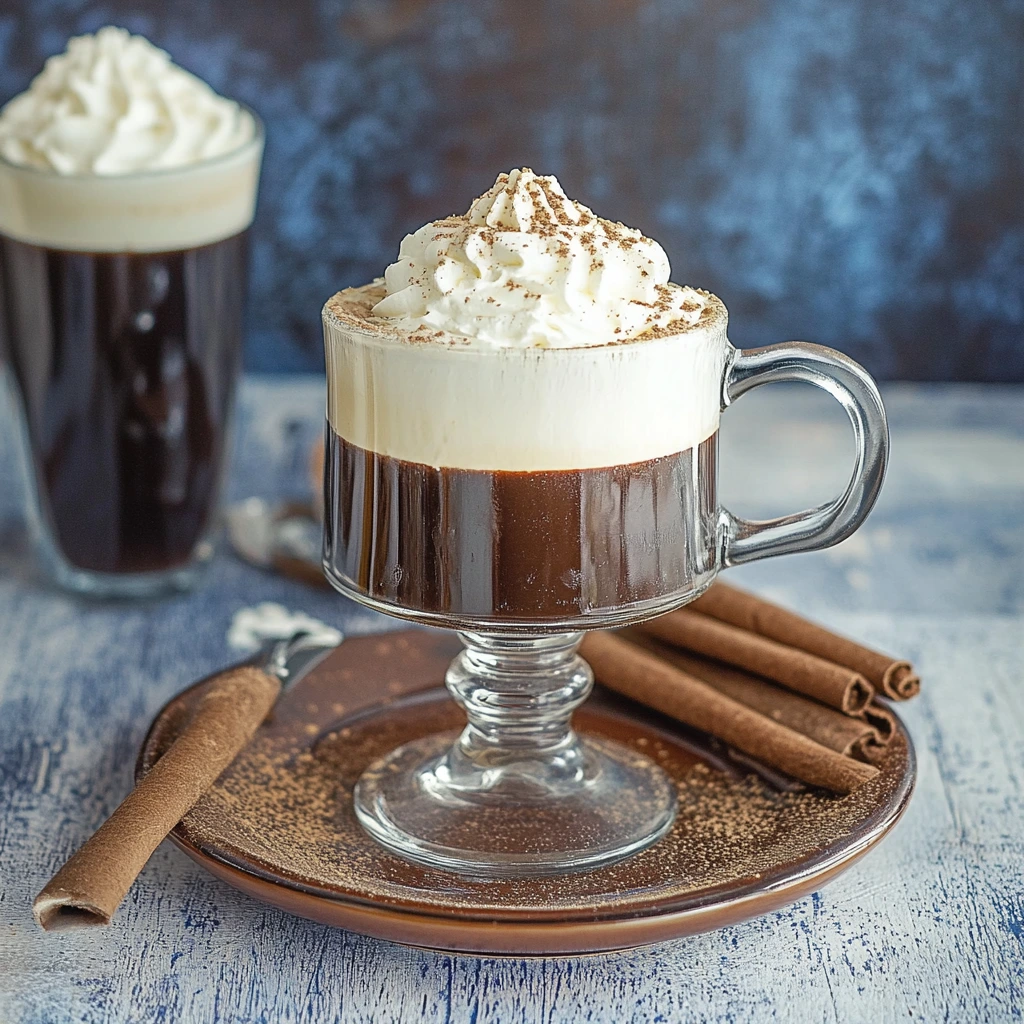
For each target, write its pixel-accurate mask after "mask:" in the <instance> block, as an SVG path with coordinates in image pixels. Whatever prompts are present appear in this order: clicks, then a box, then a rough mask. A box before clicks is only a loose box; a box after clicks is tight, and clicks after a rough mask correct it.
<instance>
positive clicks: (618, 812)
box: [324, 303, 888, 877]
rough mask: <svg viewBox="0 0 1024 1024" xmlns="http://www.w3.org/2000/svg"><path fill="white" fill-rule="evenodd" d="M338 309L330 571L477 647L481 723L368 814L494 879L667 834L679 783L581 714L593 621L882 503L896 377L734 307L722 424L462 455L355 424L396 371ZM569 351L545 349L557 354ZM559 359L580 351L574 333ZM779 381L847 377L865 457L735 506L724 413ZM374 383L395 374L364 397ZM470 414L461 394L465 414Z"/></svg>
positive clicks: (676, 599)
mask: <svg viewBox="0 0 1024 1024" xmlns="http://www.w3.org/2000/svg"><path fill="white" fill-rule="evenodd" d="M324 322H325V338H326V343H327V353H328V360H327V363H328V385H329V398H328V407H329V415H328V423H327V443H326V451H327V458H326V466H325V529H324V570H325V572H326V574H327V578H328V579H329V580H330V582H331V583H332V584H333V585H334V587H336V588H337V589H338V590H339V591H340V592H341V593H342V594H344V595H346V596H348V597H351V598H353V599H354V600H356V601H358V602H360V603H361V604H363V605H366V606H368V607H370V608H373V609H375V610H377V611H381V612H384V613H386V614H389V615H393V616H396V617H398V618H401V619H406V620H411V621H414V622H418V623H423V624H426V625H432V626H441V627H445V628H451V629H455V630H458V632H459V636H460V638H461V639H462V642H463V644H464V645H465V650H464V651H463V652H462V653H461V654H460V655H459V656H458V657H457V658H456V659H455V661H454V662H453V663H452V665H451V667H450V668H449V670H448V673H447V678H446V683H447V686H448V689H449V691H450V692H451V695H452V696H453V697H454V699H455V700H456V701H457V702H458V703H459V704H460V705H461V706H462V708H464V709H465V712H466V718H467V724H466V727H465V729H464V730H463V731H462V733H461V734H460V735H458V736H453V735H451V734H440V735H433V736H428V737H426V738H424V739H420V740H416V741H413V742H410V743H407V744H406V745H404V746H402V747H400V748H399V749H397V750H395V751H393V752H392V753H391V754H389V755H387V756H385V757H383V758H382V759H380V760H378V761H376V762H375V763H373V764H371V765H370V766H369V767H368V768H367V770H366V772H365V774H364V775H363V777H362V778H361V779H360V781H359V783H358V784H357V786H356V789H355V796H354V801H355V812H356V815H357V816H358V819H359V821H360V822H361V823H362V825H363V827H364V828H365V829H366V830H367V831H368V832H369V833H370V834H371V835H372V836H373V837H374V838H375V839H376V840H377V841H378V842H380V843H381V844H382V845H383V846H385V847H386V848H387V849H389V850H390V851H392V852H393V853H395V854H397V855H399V856H401V857H404V858H406V859H409V860H412V861H415V862H418V863H421V864H424V865H428V866H430V867H434V868H441V869H447V870H450V871H455V872H459V873H461V874H464V875H467V876H475V877H509V876H523V875H531V874H554V873H560V872H566V871H574V870H584V869H588V868H595V867H598V866H601V865H606V864H610V863H612V862H614V861H617V860H620V859H621V858H623V857H626V856H629V855H630V854H633V853H635V852H637V851H639V850H642V849H644V848H646V847H648V846H650V845H651V844H652V843H654V842H656V841H657V840H658V839H659V838H660V837H661V836H662V835H664V834H665V832H666V831H667V830H668V829H669V828H670V827H671V825H672V822H673V820H674V818H675V814H676V805H677V794H676V792H675V790H674V788H673V787H672V785H671V784H670V783H669V781H668V779H667V777H666V776H665V775H664V774H663V773H662V771H661V769H660V768H658V767H657V765H655V764H654V763H653V761H651V760H650V759H649V758H648V757H646V756H645V755H644V754H642V753H640V752H638V751H637V750H633V749H630V748H627V747H625V746H622V745H619V744H617V743H613V742H610V741H607V740H605V739H602V738H596V737H589V736H580V735H578V734H577V733H576V731H575V730H574V729H573V726H572V714H573V711H574V710H575V709H576V708H577V707H579V705H580V704H581V703H582V702H583V701H584V700H585V699H586V697H587V695H588V694H589V692H590V690H591V687H592V685H593V675H592V673H591V671H590V668H589V667H588V665H587V664H586V662H585V661H584V660H583V659H582V658H581V657H580V656H579V654H578V653H577V647H578V645H579V643H580V640H581V639H582V637H583V631H585V630H589V629H603V628H609V627H617V626H623V625H628V624H630V623H636V622H639V621H642V620H644V619H647V618H650V617H652V616H655V615H658V614H661V613H663V612H666V611H669V610H671V609H673V608H676V607H679V606H680V605H683V604H686V603H687V602H688V601H691V600H693V599H694V598H696V597H697V596H699V595H700V594H701V593H702V592H703V591H704V590H705V589H706V588H707V587H708V586H710V584H711V583H712V582H713V580H714V578H715V576H716V574H717V573H718V571H719V570H720V569H722V568H724V567H727V566H730V565H736V564H739V563H742V562H748V561H752V560H754V559H757V558H764V557H768V556H771V555H779V554H789V553H793V552H798V551H809V550H812V549H815V548H823V547H827V546H829V545H831V544H835V543H837V542H839V541H841V540H842V539H844V538H845V537H847V536H848V535H849V534H850V533H852V532H853V531H854V530H855V529H856V528H857V527H858V525H859V524H860V523H861V521H862V520H863V519H864V517H865V516H866V515H867V513H868V511H869V510H870V509H871V507H872V505H873V504H874V501H875V499H876V496H877V494H878V491H879V488H880V486H881V482H882V477H883V474H884V471H885V465H886V459H887V451H888V430H887V426H886V419H885V412H884V409H883V407H882V402H881V399H880V396H879V394H878V390H877V388H876V386H875V384H874V382H873V381H872V380H871V378H870V377H869V376H868V375H867V373H866V372H865V371H864V370H863V369H862V368H861V367H860V366H858V365H857V364H856V363H854V362H853V361H852V360H850V359H848V358H847V357H845V356H843V355H842V354H840V353H838V352H835V351H833V350H831V349H825V348H822V347H820V346H816V345H809V344H805V343H800V342H793V343H787V344H782V345H774V346H770V347H767V348H762V349H752V350H749V351H739V350H736V349H734V348H733V347H732V346H731V345H729V343H728V341H727V340H725V335H724V324H723V327H722V331H721V346H722V347H721V353H720V356H721V358H720V359H719V360H718V362H717V364H716V369H715V376H714V379H713V381H708V382H707V383H706V384H699V385H693V386H699V387H708V388H711V389H713V394H711V395H710V396H709V395H704V396H703V398H704V399H707V400H711V401H713V405H714V414H715V415H714V429H712V430H711V431H710V433H709V434H708V435H707V436H705V437H704V438H703V439H702V440H701V441H700V443H699V444H694V445H693V446H692V447H691V448H689V449H686V450H682V451H679V452H676V453H673V454H672V455H671V456H666V457H665V458H664V459H662V458H659V459H654V460H649V461H647V462H642V463H636V464H630V465H622V466H609V467H604V468H599V469H593V470H582V471H578V472H576V471H574V472H547V471H538V472H515V473H499V472H487V471H464V470H455V469H451V470H449V469H445V468H444V464H443V461H442V464H441V467H440V468H438V467H437V466H432V465H428V464H427V463H425V462H424V463H420V462H416V461H412V460H405V459H402V458H396V457H394V456H393V455H388V454H382V453H380V452H377V451H374V450H373V446H372V445H364V444H360V443H359V440H361V439H362V438H359V439H356V438H353V437H352V436H351V434H352V433H353V432H354V430H353V429H351V428H350V426H349V425H346V424H349V423H350V421H344V416H345V415H347V413H345V412H344V411H342V412H337V411H336V410H338V409H339V408H341V409H342V410H345V409H350V408H351V407H353V402H355V404H356V405H359V403H362V404H361V406H360V407H361V408H365V409H373V410H375V413H374V415H375V416H376V417H377V419H375V421H374V422H375V424H376V425H379V422H380V411H381V410H382V409H385V408H389V407H391V406H393V405H394V403H395V401H396V396H395V395H394V394H391V393H390V392H389V391H388V389H389V388H390V387H393V386H394V380H395V378H396V375H395V373H391V374H381V373H374V372H368V371H367V367H368V366H371V365H372V364H373V361H374V360H375V359H376V358H377V357H379V356H380V354H381V353H380V352H379V351H375V348H376V347H378V346H381V345H386V344H388V343H387V342H383V341H381V340H380V339H379V338H375V337H373V336H372V335H371V334H370V333H369V332H366V331H360V330H358V329H355V328H353V327H352V326H351V325H347V324H345V323H344V322H341V321H340V320H339V319H338V318H337V317H334V316H332V315H331V313H330V303H329V304H328V308H327V309H325V313H324ZM391 345H392V347H391V350H390V352H391V354H392V355H393V354H394V351H395V349H394V344H393V343H391ZM407 347H408V348H409V349H414V348H415V346H407ZM550 351H552V350H540V351H538V352H534V353H531V354H530V355H529V356H528V358H530V359H534V360H537V361H538V362H539V361H542V360H544V359H546V358H550V356H548V355H546V354H545V353H547V352H550ZM390 357H391V356H389V358H390ZM409 358H425V357H424V356H423V354H422V351H420V352H417V353H413V354H412V355H411V356H410V357H409ZM442 358H448V359H451V358H453V356H451V355H446V356H443V357H442ZM496 358H497V357H496ZM558 358H561V359H571V358H573V356H572V355H571V354H570V355H567V354H566V353H565V351H564V350H562V353H561V355H560V356H559V357H558ZM719 370H720V371H721V372H720V373H719ZM426 376H427V378H429V374H427V375H426ZM353 381H357V382H358V385H353V383H352V382H353ZM774 381H804V382H808V383H811V384H815V385H817V386H819V387H822V388H824V389H825V390H826V391H828V392H829V393H830V394H832V395H833V396H834V397H835V398H836V399H837V400H838V401H839V402H840V403H841V404H842V405H843V406H844V408H845V409H846V411H847V413H848V414H849V418H850V421H851V423H852V425H853V428H854V434H855V438H856V446H857V454H856V460H855V464H854V467H853V472H852V474H851V477H850V481H849V483H848V485H847V487H846V489H845V491H844V492H843V493H842V494H841V495H839V496H838V497H836V498H835V499H834V500H832V501H830V502H828V503H827V504H824V505H822V506H820V507H818V508H815V509H810V510H808V511H805V512H801V513H798V514H795V515H790V516H786V517H784V518H781V519H775V520H770V521H766V522H749V521H745V520H742V519H740V518H738V517H736V516H734V515H733V514H732V513H731V512H729V511H728V510H726V509H724V508H721V506H720V505H719V503H718V496H717V418H718V413H719V411H720V410H724V409H725V408H726V407H727V406H728V405H729V404H730V403H731V402H732V401H733V400H734V399H736V398H737V397H739V396H740V395H742V394H744V393H745V392H746V391H749V390H750V389H752V388H754V387H757V386H759V385H761V384H766V383H770V382H774ZM353 386H358V387H360V388H363V389H370V390H371V391H372V392H373V393H372V394H366V393H365V391H363V392H360V395H361V397H360V398H359V399H358V401H356V400H355V399H353V397H352V394H351V393H350V390H351V388H352V387H353ZM679 387H680V391H681V392H685V391H686V389H687V388H689V387H691V384H688V383H687V382H679ZM626 398H627V401H628V396H626ZM685 398H686V395H682V398H681V401H682V400H683V399H685ZM433 400H434V401H438V399H437V397H436V396H435V397H434V399H433ZM565 400H566V401H571V400H572V396H571V395H567V396H565ZM405 401H406V402H408V401H409V398H408V396H406V398H405ZM461 411H462V407H461V406H457V407H455V408H449V405H447V404H446V405H445V407H444V414H445V415H446V416H449V417H454V418H455V420H456V428H455V429H458V419H459V417H460V414H461ZM618 414H619V415H621V416H643V415H644V414H645V410H644V408H643V407H642V406H641V405H639V404H638V406H637V407H636V408H620V409H619V410H618ZM439 415H440V411H439ZM342 421H344V422H342ZM469 426H470V425H469V424H468V423H467V424H466V427H467V429H468V428H469ZM339 427H340V429H339ZM346 435H348V436H346Z"/></svg>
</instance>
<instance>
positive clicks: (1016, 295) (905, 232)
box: [0, 0, 1024, 381]
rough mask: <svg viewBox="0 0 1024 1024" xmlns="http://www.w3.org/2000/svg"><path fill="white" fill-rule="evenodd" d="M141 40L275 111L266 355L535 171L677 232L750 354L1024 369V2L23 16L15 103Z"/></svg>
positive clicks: (356, 4)
mask: <svg viewBox="0 0 1024 1024" xmlns="http://www.w3.org/2000/svg"><path fill="white" fill-rule="evenodd" d="M109 23H113V24H118V25H122V26H124V27H126V28H129V29H131V30H132V31H135V32H141V33H143V34H145V35H146V36H148V37H149V38H150V39H152V40H153V41H154V42H155V43H157V44H158V45H160V46H162V47H164V48H165V49H167V50H169V51H170V53H171V55H172V56H173V57H174V59H175V60H176V61H177V62H178V63H180V64H182V65H183V66H185V67H187V68H188V69H189V70H191V71H193V72H195V73H196V74H198V75H200V76H201V77H203V78H205V79H206V80H207V81H209V82H210V83H211V84H212V85H213V86H214V87H215V88H217V89H218V90H219V91H221V92H223V93H226V94H227V95H229V96H233V97H235V98H237V99H240V100H243V101H244V102H246V103H248V104H250V105H251V106H252V107H254V108H255V109H256V110H257V111H259V113H260V114H262V116H263V117H264V119H265V120H266V123H267V130H268V145H267V152H266V159H265V163H264V178H263V190H262V196H261V201H260V209H259V214H258V218H257V222H256V227H255V249H254V254H253V255H254V263H253V281H252V289H251V297H250V311H249V312H250V316H249V333H248V340H247V353H246V363H247V366H248V368H249V369H251V370H259V371H293V370H294V371H297V370H317V369H319V368H320V367H321V366H322V352H321V337H320V326H319V312H320V307H321V305H322V304H323V302H324V300H325V299H326V298H327V297H328V296H329V295H330V294H332V293H333V292H334V291H336V290H337V289H338V288H341V287H344V286H346V285H351V284H359V283H362V282H364V281H366V280H368V279H369V278H371V277H373V276H376V275H377V274H379V273H381V272H382V270H383V268H384V266H385V265H386V264H387V263H389V262H390V261H391V260H392V259H393V258H394V255H395V253H396V252H397V248H398V244H399V242H400V240H401V238H402V236H403V235H404V234H405V233H406V232H408V231H410V230H413V229H414V228H416V227H418V226H419V225H420V224H422V223H424V222H425V221H427V220H430V219H434V218H436V217H439V216H442V215H444V214H446V213H450V212H453V211H462V210H464V209H465V208H466V207H467V206H468V204H469V201H470V200H471V199H472V198H473V197H474V196H476V195H477V194H478V193H480V192H482V191H483V190H484V189H485V188H486V187H488V186H489V185H490V184H491V183H492V182H493V180H494V178H495V176H496V174H497V173H498V172H499V171H501V170H507V169H509V168H511V167H513V166H519V165H527V166H532V167H533V168H534V169H535V170H537V171H538V172H541V173H548V174H556V175H558V177H559V178H560V179H561V181H562V184H563V185H564V187H565V189H566V191H567V192H568V193H569V195H570V196H572V197H574V198H578V199H580V200H581V201H583V202H585V203H587V204H588V205H590V206H592V207H594V208H595V209H596V210H597V212H599V213H600V214H602V215H603V216H607V217H611V218H613V219H617V220H622V221H624V222H626V223H627V224H631V225H636V226H638V227H640V228H642V229H643V230H644V231H645V232H646V233H647V234H649V235H651V236H653V237H654V238H656V239H658V240H659V241H660V242H661V243H662V244H663V245H664V246H665V249H666V250H667V252H668V254H669V256H670V258H671V260H672V265H673V270H674V273H673V277H674V279H675V280H677V281H680V282H682V283H688V284H693V285H697V286H701V287H706V288H710V289H711V290H713V291H715V292H717V293H718V294H719V295H720V296H721V297H722V298H723V299H724V300H725V302H726V304H727V305H728V306H729V308H730V311H731V317H732V329H731V337H732V340H733V341H734V342H735V343H736V344H737V345H741V346H752V345H761V344H768V343H771V342H775V341H781V340H786V339H791V338H801V339H805V340H811V341H818V342H821V343H824V344H829V345H834V346H836V347H838V348H842V349H843V350H845V351H847V352H849V353H850V354H851V355H853V356H855V357H856V358H857V359H859V360H861V361H862V362H863V363H864V364H865V365H866V366H867V367H868V369H869V370H871V371H872V372H873V373H874V374H876V375H877V376H879V377H881V378H884V379H910V380H976V381H981V380H987V381H1024V2H1021V0H984V2H981V3H966V4H965V3H963V2H962V0H899V2H896V3H893V2H891V0H841V2H837V0H774V2H771V0H505V2H501V0H288V2H286V3H281V2H280V0H247V2H246V3H244V4H239V3H229V2H227V0H219V2H197V0H136V2H131V3H128V2H120V0H109V2H102V3H101V2H92V0H22V2H12V0H0V102H4V101H6V100H7V99H9V98H10V97H11V96H13V95H14V94H15V93H17V92H19V91H21V90H22V89H24V88H25V87H26V86H27V85H28V83H29V81H30V79H31V78H32V76H33V75H34V74H35V73H36V72H37V71H38V70H39V68H40V66H41V64H42V62H43V60H44V59H45V58H46V57H47V56H49V55H51V54H53V53H55V52H58V51H60V50H62V49H63V47H64V45H65V42H66V39H67V37H68V36H70V35H74V34H77V33H81V32H91V31H94V30H95V29H97V28H99V27H101V26H102V25H104V24H109Z"/></svg>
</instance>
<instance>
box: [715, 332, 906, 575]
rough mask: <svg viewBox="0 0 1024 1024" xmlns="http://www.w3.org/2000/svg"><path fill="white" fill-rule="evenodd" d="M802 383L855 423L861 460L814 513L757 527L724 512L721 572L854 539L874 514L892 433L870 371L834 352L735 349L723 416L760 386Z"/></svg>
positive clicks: (798, 344) (788, 346)
mask: <svg viewBox="0 0 1024 1024" xmlns="http://www.w3.org/2000/svg"><path fill="white" fill-rule="evenodd" d="M780 381H802V382H804V383H806V384H814V385H815V386H816V387H819V388H821V389H822V390H824V391H827V392H828V393H829V394H830V395H832V397H833V398H835V399H836V401H837V402H839V404H840V405H842V407H843V408H844V409H845V410H846V414H847V416H849V417H850V423H852V424H853V434H854V439H855V441H856V445H857V457H856V461H855V462H854V466H853V474H852V476H851V477H850V482H849V483H848V484H847V486H846V490H845V491H843V493H842V494H841V495H839V497H837V498H834V499H833V500H832V501H829V502H826V503H825V504H824V505H819V506H818V507H817V508H812V509H808V510H807V511H805V512H798V513H796V514H795V515H789V516H782V517H781V518H779V519H768V520H765V521H763V522H754V521H750V520H747V519H741V518H740V517H739V516H735V515H733V514H732V513H731V512H730V511H729V510H728V509H724V508H723V509H721V510H720V511H719V530H720V544H721V565H722V567H723V568H724V567H727V566H730V565H742V564H743V563H744V562H752V561H754V559H756V558H770V557H772V556H773V555H790V554H794V553H795V552H798V551H814V550H816V549H818V548H827V547H830V546H831V545H833V544H838V543H839V542H840V541H841V540H844V539H845V538H847V537H849V536H850V534H851V533H853V532H854V530H856V529H857V527H859V526H860V524H861V523H862V522H863V521H864V518H865V516H867V514H868V513H869V512H870V511H871V508H872V506H873V505H874V504H875V499H876V498H877V497H878V492H879V490H880V489H881V486H882V478H883V477H884V476H885V466H886V462H887V461H888V458H889V427H888V424H887V423H886V419H885V409H884V408H883V406H882V396H881V395H880V394H879V393H878V387H877V385H876V384H875V382H874V381H873V380H872V379H871V377H870V376H869V375H868V373H867V371H866V370H865V369H864V368H863V367H862V366H860V365H859V364H858V363H855V362H854V361H853V360H852V359H850V358H849V357H848V356H845V355H843V354H842V353H841V352H837V351H836V350H835V349H831V348H825V347H824V346H822V345H810V344H808V343H807V342H802V341H791V342H785V343H783V344H781V345H768V346H766V347H765V348H752V349H746V350H743V349H737V350H736V354H735V356H734V357H733V359H732V362H731V363H730V364H729V365H728V366H727V367H726V373H725V379H724V381H723V385H722V409H723V410H724V409H726V408H727V407H728V406H730V405H731V404H732V403H733V402H734V401H735V400H736V399H737V398H739V397H740V395H743V394H746V393H747V392H748V391H751V390H753V389H754V388H757V387H760V386H761V385H762V384H774V383H777V382H780Z"/></svg>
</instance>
